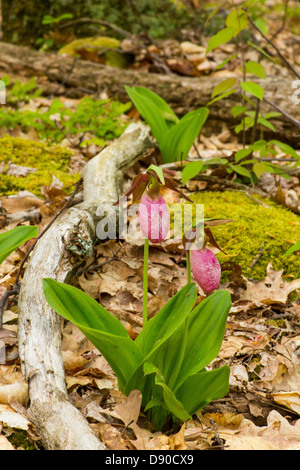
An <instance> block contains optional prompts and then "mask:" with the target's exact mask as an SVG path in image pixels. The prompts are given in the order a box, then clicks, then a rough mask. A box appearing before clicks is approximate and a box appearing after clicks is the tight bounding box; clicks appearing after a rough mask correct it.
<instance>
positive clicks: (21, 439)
mask: <svg viewBox="0 0 300 470" xmlns="http://www.w3.org/2000/svg"><path fill="white" fill-rule="evenodd" d="M7 439H8V440H9V442H10V443H11V445H13V446H14V447H15V448H18V447H21V448H23V449H24V450H37V449H36V447H35V446H34V445H33V444H31V442H30V441H29V439H28V436H27V434H26V431H23V430H14V432H13V433H12V434H11V435H10V436H7Z"/></svg>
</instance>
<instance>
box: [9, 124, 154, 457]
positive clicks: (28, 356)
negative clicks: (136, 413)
mask: <svg viewBox="0 0 300 470" xmlns="http://www.w3.org/2000/svg"><path fill="white" fill-rule="evenodd" d="M149 146H150V140H149V129H148V128H147V127H146V126H143V125H142V124H133V125H130V126H129V127H128V128H127V130H126V131H125V132H124V134H123V135H122V136H121V137H120V138H119V139H118V140H116V141H115V142H114V143H112V144H111V145H110V146H108V147H106V148H105V149H104V150H103V151H102V152H101V153H100V154H98V155H97V156H96V157H94V158H93V159H92V160H90V161H89V162H88V163H87V165H86V167H85V169H84V171H83V185H84V202H83V203H81V204H79V205H77V206H75V207H72V208H69V209H67V210H66V211H64V212H63V213H62V214H61V215H60V216H59V217H58V219H57V220H56V221H55V222H54V223H53V224H52V226H51V227H50V228H49V230H48V231H47V232H46V233H45V234H44V235H43V237H42V238H40V240H39V241H38V243H37V244H36V247H35V249H34V250H33V253H32V256H31V259H30V261H29V262H28V265H27V268H26V271H25V274H24V277H23V280H22V284H21V290H20V294H19V327H18V337H19V355H20V360H21V367H22V371H23V373H24V376H25V378H26V380H27V381H28V384H29V399H30V401H29V402H30V406H29V409H28V414H29V417H30V419H31V420H32V422H33V423H34V424H35V426H36V428H37V432H38V433H39V435H40V436H41V438H42V440H43V442H44V445H45V446H46V448H47V449H61V450H90V449H98V450H102V449H105V446H104V445H103V443H102V442H100V441H99V439H98V437H97V436H96V435H95V434H94V432H93V431H92V429H91V428H90V426H89V424H88V423H87V421H86V420H85V418H84V417H83V416H82V414H81V413H80V412H79V411H78V410H77V409H76V408H74V406H73V405H71V403H70V402H69V401H68V394H67V389H66V383H65V374H64V367H63V362H62V356H61V318H60V317H59V316H58V315H57V314H56V313H55V312H54V311H53V310H52V309H51V308H50V306H49V305H48V303H47V301H46V299H45V297H44V293H43V287H42V279H43V278H48V277H50V278H53V279H56V280H57V281H60V282H66V283H68V282H69V281H70V279H71V277H72V275H73V274H74V273H75V272H76V269H77V268H78V267H79V266H80V265H81V264H82V262H83V261H84V259H85V257H87V256H89V255H90V254H91V251H92V247H93V244H94V243H95V241H96V226H97V223H98V222H99V220H100V219H101V216H98V215H97V210H98V208H99V205H101V204H109V205H110V206H112V203H113V202H115V201H116V200H118V198H119V197H120V194H121V192H122V186H123V178H122V176H123V173H124V171H125V170H126V169H127V168H128V167H129V166H131V165H132V164H133V163H134V162H135V161H136V160H137V159H138V158H139V157H141V156H142V154H143V152H144V151H145V150H146V149H147V148H149Z"/></svg>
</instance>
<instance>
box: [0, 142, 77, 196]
mask: <svg viewBox="0 0 300 470" xmlns="http://www.w3.org/2000/svg"><path fill="white" fill-rule="evenodd" d="M0 154H1V160H2V161H3V162H4V163H6V164H8V162H11V163H14V164H16V165H20V166H26V167H29V168H36V169H37V170H36V172H35V173H30V174H28V175H27V176H26V177H24V178H21V177H17V176H13V175H7V174H6V173H5V172H3V173H0V188H1V190H0V195H2V196H3V195H9V194H16V193H17V192H18V191H24V190H28V191H31V192H32V193H34V194H36V195H37V196H41V195H42V194H41V186H43V185H49V184H50V183H51V180H52V176H51V175H54V176H56V177H57V178H58V179H59V180H60V181H61V182H62V183H63V184H64V186H65V188H67V187H68V186H70V185H72V184H74V183H75V182H76V181H77V180H78V179H79V175H76V174H70V173H69V172H68V171H67V170H68V168H69V163H70V159H71V156H72V151H70V150H68V149H66V148H65V147H61V146H59V145H47V144H45V143H42V142H37V141H31V140H29V139H21V138H19V137H10V136H5V137H3V138H2V139H0Z"/></svg>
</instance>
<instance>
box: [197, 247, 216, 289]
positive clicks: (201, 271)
mask: <svg viewBox="0 0 300 470" xmlns="http://www.w3.org/2000/svg"><path fill="white" fill-rule="evenodd" d="M190 258H191V271H192V273H193V275H194V278H195V280H196V282H197V284H199V286H200V287H201V289H202V290H203V291H204V292H205V293H206V294H209V293H211V292H213V291H214V290H216V289H217V288H218V286H219V284H220V279H221V266H220V263H219V261H218V260H217V258H216V256H215V255H214V253H213V252H212V251H210V250H209V249H208V248H206V247H204V248H203V249H201V250H191V251H190Z"/></svg>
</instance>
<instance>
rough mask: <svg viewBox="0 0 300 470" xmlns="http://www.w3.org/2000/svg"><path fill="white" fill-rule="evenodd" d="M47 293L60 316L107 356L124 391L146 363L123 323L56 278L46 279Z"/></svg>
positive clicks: (87, 296)
mask: <svg viewBox="0 0 300 470" xmlns="http://www.w3.org/2000/svg"><path fill="white" fill-rule="evenodd" d="M43 287H44V294H45V297H46V299H47V302H48V303H49V305H50V306H51V307H52V308H53V310H55V311H56V312H57V313H58V314H59V315H61V316H62V317H63V318H65V319H66V320H68V321H70V322H72V323H73V324H74V325H76V326H77V327H78V328H79V329H80V330H81V331H82V332H83V333H84V334H85V336H86V337H87V338H88V339H89V340H90V341H91V342H92V343H93V344H94V346H95V347H96V348H97V349H98V350H99V351H100V352H101V354H103V356H104V357H105V359H106V360H107V362H108V363H109V364H110V366H111V367H112V369H113V370H114V372H115V374H116V376H117V378H118V381H119V386H120V388H121V390H122V391H123V389H124V386H125V383H126V381H127V379H128V377H130V375H131V374H132V373H133V371H134V370H135V369H136V368H137V367H138V365H139V364H140V363H141V362H142V360H143V355H142V353H141V351H140V350H139V348H138V347H137V346H136V345H135V343H134V341H133V340H132V339H131V338H130V337H129V335H128V333H127V330H126V328H125V327H124V326H123V325H122V323H121V322H120V321H119V320H118V319H117V318H115V317H114V316H113V315H111V314H110V313H109V312H108V311H107V310H105V308H103V307H102V306H101V305H100V304H99V303H98V302H96V301H95V300H94V299H93V298H91V297H90V296H89V295H87V294H85V293H84V292H82V291H81V290H79V289H77V288H75V287H73V286H69V285H67V284H64V283H61V282H58V281H55V280H54V279H43Z"/></svg>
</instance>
